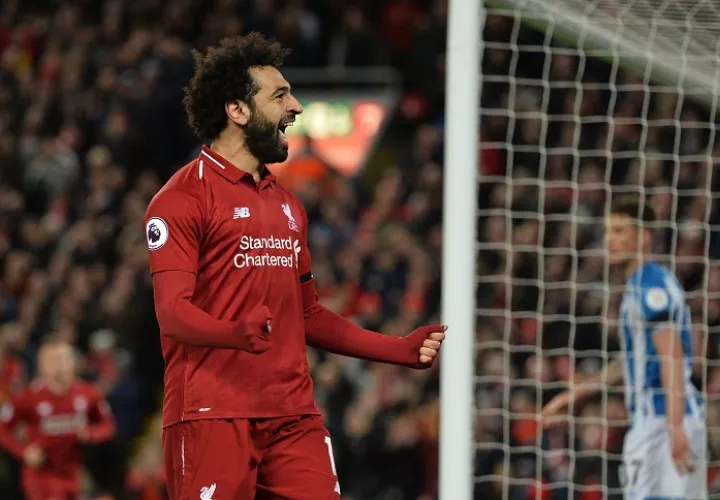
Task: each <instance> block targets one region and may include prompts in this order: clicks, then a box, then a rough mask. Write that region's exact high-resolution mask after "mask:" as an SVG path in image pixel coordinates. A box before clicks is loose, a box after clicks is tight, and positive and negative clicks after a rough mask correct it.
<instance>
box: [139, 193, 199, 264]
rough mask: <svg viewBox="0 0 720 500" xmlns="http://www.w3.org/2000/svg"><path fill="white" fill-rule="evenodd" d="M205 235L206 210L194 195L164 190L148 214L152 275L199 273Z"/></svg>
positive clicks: (146, 224) (147, 223)
mask: <svg viewBox="0 0 720 500" xmlns="http://www.w3.org/2000/svg"><path fill="white" fill-rule="evenodd" d="M202 232H203V210H202V204H201V202H200V200H199V199H198V198H197V196H195V195H194V194H191V193H187V192H185V191H181V190H179V189H172V190H167V191H160V192H159V193H158V194H157V195H156V196H155V198H153V200H152V201H151V202H150V206H149V207H148V209H147V213H146V215H145V237H146V238H147V244H148V249H149V250H150V272H151V274H155V273H158V272H162V271H187V272H190V273H194V274H195V273H196V272H197V263H198V255H199V246H200V241H201V239H202Z"/></svg>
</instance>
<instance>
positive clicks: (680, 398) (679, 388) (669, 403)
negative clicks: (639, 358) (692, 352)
mask: <svg viewBox="0 0 720 500" xmlns="http://www.w3.org/2000/svg"><path fill="white" fill-rule="evenodd" d="M660 379H661V382H662V386H663V391H664V393H665V404H666V409H667V411H666V418H667V424H668V426H669V427H670V428H673V429H674V428H678V427H681V426H682V424H683V417H684V415H685V375H684V367H683V360H682V358H677V357H671V358H670V359H663V360H662V362H661V368H660Z"/></svg>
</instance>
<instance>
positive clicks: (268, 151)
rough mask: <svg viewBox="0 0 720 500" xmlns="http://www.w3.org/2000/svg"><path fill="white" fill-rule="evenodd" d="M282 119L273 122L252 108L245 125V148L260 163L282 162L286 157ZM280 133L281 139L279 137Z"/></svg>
mask: <svg viewBox="0 0 720 500" xmlns="http://www.w3.org/2000/svg"><path fill="white" fill-rule="evenodd" d="M286 122H287V119H283V120H282V121H281V122H280V123H273V122H272V121H270V120H269V119H268V118H267V117H265V115H263V114H262V113H260V112H259V111H258V110H257V109H252V116H251V118H250V120H249V121H248V123H247V125H245V140H246V144H247V148H248V150H249V151H250V153H252V155H253V156H254V157H255V158H257V159H258V160H259V161H260V162H261V163H263V164H267V163H282V162H284V161H285V160H287V157H288V144H287V140H286V139H285V136H284V133H283V132H281V129H282V130H283V131H284V128H285V127H284V126H282V124H283V123H286ZM281 134H282V139H281Z"/></svg>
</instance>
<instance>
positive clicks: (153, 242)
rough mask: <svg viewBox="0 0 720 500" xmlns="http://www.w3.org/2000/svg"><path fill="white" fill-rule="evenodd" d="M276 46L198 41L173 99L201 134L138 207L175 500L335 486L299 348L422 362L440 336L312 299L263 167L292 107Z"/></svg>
mask: <svg viewBox="0 0 720 500" xmlns="http://www.w3.org/2000/svg"><path fill="white" fill-rule="evenodd" d="M286 53H287V51H286V50H285V49H283V48H282V47H281V46H280V45H279V44H278V43H275V42H273V41H270V40H267V39H265V38H264V37H263V36H262V35H259V34H257V33H252V34H249V35H247V36H245V37H239V38H233V39H226V40H224V41H222V42H221V43H220V44H219V45H218V46H214V47H211V48H210V49H208V50H207V52H206V53H204V54H202V53H197V52H196V53H194V57H195V62H196V70H195V74H194V76H193V78H192V80H191V82H190V84H189V86H188V88H187V89H186V93H185V100H184V104H185V108H186V111H187V114H188V117H189V121H190V125H191V126H192V128H193V129H194V131H195V132H196V134H197V135H198V136H199V138H200V139H201V140H203V141H205V142H208V143H210V145H209V147H208V146H205V147H203V148H202V151H201V152H200V154H199V156H198V157H197V159H195V160H193V161H192V162H190V163H189V164H188V165H186V166H184V167H183V168H181V169H180V170H179V171H178V172H177V173H176V174H175V175H173V176H172V178H171V179H170V180H169V181H168V182H167V184H166V185H165V186H164V187H163V188H162V189H161V190H160V191H159V192H158V194H157V195H156V196H155V197H154V198H153V200H152V202H151V203H150V206H149V207H148V209H147V214H146V232H147V240H148V247H149V249H150V267H151V273H152V280H153V288H154V295H155V308H156V313H157V318H158V323H159V325H160V331H161V343H162V349H163V355H164V358H165V365H166V366H165V401H164V408H163V428H164V431H163V446H164V453H165V464H166V472H167V479H168V489H169V495H170V498H171V499H172V500H179V499H181V498H202V499H204V500H210V499H212V498H228V499H237V500H240V499H253V498H257V499H274V498H278V499H280V498H286V499H293V500H328V499H337V498H340V485H339V483H338V480H337V476H336V474H335V465H334V460H333V456H332V446H331V442H330V437H329V435H328V432H327V430H326V429H325V427H324V425H323V420H322V417H321V416H320V415H319V412H318V410H317V407H316V405H315V401H314V397H313V384H312V381H311V379H310V375H309V372H308V361H307V355H306V345H310V346H314V347H317V348H320V349H325V350H327V351H330V352H333V353H336V354H343V355H348V356H355V357H358V358H362V359H366V360H371V361H379V362H386V363H394V364H398V365H404V366H408V367H412V368H427V367H430V366H431V365H432V364H433V361H434V360H435V358H436V356H437V353H438V349H439V348H440V344H441V342H442V341H443V340H444V338H445V335H444V331H445V329H446V328H445V327H444V326H442V325H432V326H426V327H421V328H418V329H416V330H415V331H413V332H412V333H410V335H408V336H407V337H393V336H386V335H382V334H379V333H375V332H371V331H367V330H364V329H362V328H359V327H358V326H356V325H355V324H353V323H352V322H350V321H349V320H347V319H345V318H342V317H341V316H338V315H336V314H334V313H333V312H331V311H329V310H328V309H326V308H325V307H323V306H321V305H320V304H319V303H318V300H317V294H316V292H315V284H314V280H313V274H312V271H311V264H310V255H309V253H308V248H307V234H308V220H307V216H306V214H305V210H304V207H303V205H302V203H301V202H300V201H299V200H298V198H296V197H295V196H294V195H293V194H292V193H291V192H289V191H288V190H287V189H285V188H283V187H282V186H281V185H279V184H278V183H277V182H276V181H275V178H274V177H273V175H272V173H271V171H270V170H269V169H268V168H267V167H266V165H267V164H272V163H277V162H282V161H284V160H285V159H286V158H287V154H288V141H287V137H286V136H285V129H286V128H287V127H288V126H290V125H292V123H293V121H294V120H295V117H296V116H297V115H298V114H300V113H301V112H302V106H301V105H300V103H299V102H298V101H297V99H296V98H295V97H294V96H293V94H292V93H291V90H290V84H289V83H288V82H287V81H286V80H285V78H284V77H283V75H282V74H281V72H280V71H279V69H278V68H280V67H281V64H282V62H283V58H284V57H285V55H286Z"/></svg>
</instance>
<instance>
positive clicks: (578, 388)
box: [542, 355, 623, 427]
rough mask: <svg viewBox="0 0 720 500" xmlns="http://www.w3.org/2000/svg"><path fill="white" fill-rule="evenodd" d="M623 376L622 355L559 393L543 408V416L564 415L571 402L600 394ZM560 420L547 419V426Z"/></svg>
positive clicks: (617, 382)
mask: <svg viewBox="0 0 720 500" xmlns="http://www.w3.org/2000/svg"><path fill="white" fill-rule="evenodd" d="M622 378H623V356H622V355H620V356H618V357H617V358H615V359H613V360H612V361H610V363H608V365H607V366H606V367H605V369H603V370H602V371H599V372H598V373H596V374H594V375H591V376H589V377H587V378H586V379H585V380H583V381H582V382H580V383H578V384H575V385H573V386H572V387H571V389H570V390H569V391H565V392H563V393H560V394H558V395H557V396H555V397H554V398H552V399H551V400H550V402H549V403H548V404H546V405H545V407H544V408H543V409H542V417H543V418H544V419H548V418H550V417H557V416H560V415H564V414H565V413H566V411H567V407H568V406H570V404H571V403H573V404H575V403H581V402H583V401H584V400H586V399H588V398H591V397H593V396H595V395H596V394H600V393H601V392H602V391H603V388H604V387H607V386H612V385H617V384H619V383H620V382H621V381H622ZM557 423H558V421H552V420H546V422H545V426H546V427H551V426H553V425H554V424H557Z"/></svg>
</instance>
